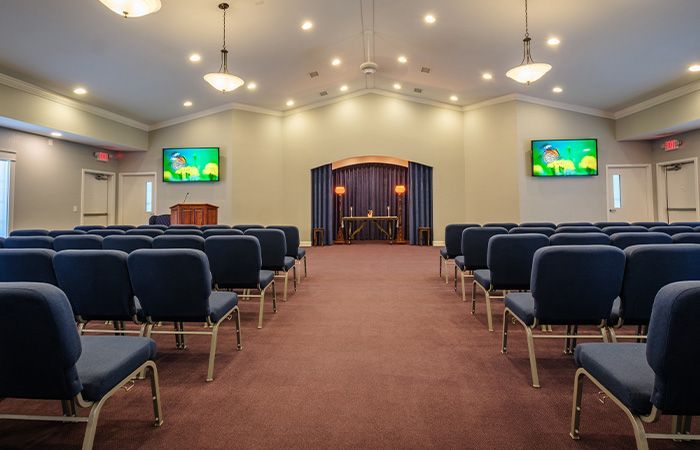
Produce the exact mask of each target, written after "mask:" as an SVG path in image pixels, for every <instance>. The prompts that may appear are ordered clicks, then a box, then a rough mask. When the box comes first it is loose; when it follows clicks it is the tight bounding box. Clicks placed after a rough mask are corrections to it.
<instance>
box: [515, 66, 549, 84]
mask: <svg viewBox="0 0 700 450" xmlns="http://www.w3.org/2000/svg"><path fill="white" fill-rule="evenodd" d="M551 68H552V66H550V65H549V64H545V63H531V64H521V65H519V66H517V67H513V68H512V69H510V70H509V71H508V72H506V76H507V77H508V78H511V79H513V80H515V81H517V82H518V83H523V84H530V83H532V82H534V81H537V80H539V79H540V78H542V77H543V76H544V74H546V73H547V72H549V71H550V69H551Z"/></svg>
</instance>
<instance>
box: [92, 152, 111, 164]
mask: <svg viewBox="0 0 700 450" xmlns="http://www.w3.org/2000/svg"><path fill="white" fill-rule="evenodd" d="M95 159H97V160H98V161H102V162H107V161H109V153H107V152H95Z"/></svg>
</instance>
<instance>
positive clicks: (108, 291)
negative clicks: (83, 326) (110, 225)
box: [53, 236, 136, 320]
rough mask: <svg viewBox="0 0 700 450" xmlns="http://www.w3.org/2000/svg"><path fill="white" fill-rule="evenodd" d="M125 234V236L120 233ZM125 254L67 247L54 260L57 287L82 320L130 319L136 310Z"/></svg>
mask: <svg viewBox="0 0 700 450" xmlns="http://www.w3.org/2000/svg"><path fill="white" fill-rule="evenodd" d="M119 237H123V236H119ZM126 257H127V255H126V253H124V252H120V251H115V250H66V251H63V252H60V253H57V254H56V256H55V257H54V259H53V267H54V270H55V271H56V279H57V280H58V287H59V288H61V290H62V291H63V292H65V294H66V296H67V297H68V300H69V301H70V304H71V306H72V308H73V313H74V314H75V315H76V316H80V317H81V318H82V319H83V320H130V319H131V318H132V317H133V316H134V314H135V312H136V310H135V306H134V291H133V289H132V288H131V280H130V279H129V268H128V267H127V264H126Z"/></svg>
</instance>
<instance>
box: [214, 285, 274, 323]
mask: <svg viewBox="0 0 700 450" xmlns="http://www.w3.org/2000/svg"><path fill="white" fill-rule="evenodd" d="M270 286H272V312H273V313H276V312H277V289H276V287H275V280H274V279H273V280H272V282H271V283H270V284H268V285H267V286H265V288H264V289H261V288H260V285H259V284H258V287H257V289H256V290H257V291H258V292H259V294H251V293H250V292H251V291H252V290H253V289H238V290H242V291H243V293H242V294H239V295H238V298H240V299H243V298H246V299H248V298H259V299H260V312H259V313H258V329H260V328H262V324H263V314H264V312H265V309H264V308H265V292H266V291H267V289H268V288H269V287H270ZM214 289H215V290H217V291H227V290H228V291H232V290H234V289H221V288H219V286H218V285H216V284H215V285H214Z"/></svg>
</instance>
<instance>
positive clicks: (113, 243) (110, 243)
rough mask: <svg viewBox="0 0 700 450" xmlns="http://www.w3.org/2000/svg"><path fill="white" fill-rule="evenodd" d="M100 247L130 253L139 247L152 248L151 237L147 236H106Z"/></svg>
mask: <svg viewBox="0 0 700 450" xmlns="http://www.w3.org/2000/svg"><path fill="white" fill-rule="evenodd" d="M102 248H103V249H105V250H120V251H122V252H125V253H131V252H133V251H134V250H138V249H141V248H153V238H152V237H149V236H138V235H136V236H134V235H126V236H107V237H106V238H104V241H102Z"/></svg>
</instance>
